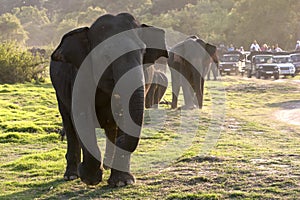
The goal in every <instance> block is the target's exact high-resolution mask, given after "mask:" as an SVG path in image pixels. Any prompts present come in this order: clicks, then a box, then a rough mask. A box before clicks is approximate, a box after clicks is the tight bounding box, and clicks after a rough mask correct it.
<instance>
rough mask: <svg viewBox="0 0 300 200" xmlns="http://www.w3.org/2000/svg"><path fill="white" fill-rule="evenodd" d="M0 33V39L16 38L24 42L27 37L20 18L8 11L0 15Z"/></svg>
mask: <svg viewBox="0 0 300 200" xmlns="http://www.w3.org/2000/svg"><path fill="white" fill-rule="evenodd" d="M0 33H1V34H0V40H1V41H9V40H16V41H18V42H21V43H23V44H25V41H26V40H27V39H28V36H27V32H26V31H25V30H24V28H23V27H22V25H21V22H20V20H19V19H18V18H17V17H16V16H15V15H12V14H10V13H5V14H2V15H1V16H0Z"/></svg>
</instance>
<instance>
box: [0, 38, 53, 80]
mask: <svg viewBox="0 0 300 200" xmlns="http://www.w3.org/2000/svg"><path fill="white" fill-rule="evenodd" d="M46 66H47V64H46V61H45V58H43V57H42V56H41V55H35V56H34V55H32V54H31V53H30V52H29V51H27V50H25V49H23V48H22V47H19V46H18V45H17V44H16V42H4V43H2V44H0V83H1V84H2V83H24V82H26V81H28V82H30V81H32V80H35V81H37V82H41V81H43V80H44V78H45V76H46V74H48V73H46V69H47V67H46Z"/></svg>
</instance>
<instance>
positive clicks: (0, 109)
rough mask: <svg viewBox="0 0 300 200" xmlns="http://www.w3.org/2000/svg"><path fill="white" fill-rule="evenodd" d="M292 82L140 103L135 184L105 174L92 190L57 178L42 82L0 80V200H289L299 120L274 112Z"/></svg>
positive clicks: (53, 132) (241, 84)
mask: <svg viewBox="0 0 300 200" xmlns="http://www.w3.org/2000/svg"><path fill="white" fill-rule="evenodd" d="M295 79H296V80H299V76H298V77H295V78H294V79H284V80H283V81H282V79H280V81H272V80H256V79H254V78H252V79H247V78H240V77H229V76H228V77H225V78H223V80H222V81H210V82H206V90H205V97H204V107H203V109H202V110H193V111H178V110H177V111H174V110H170V109H169V107H168V106H166V105H161V108H160V109H159V110H152V109H149V110H147V111H146V114H145V124H144V129H143V133H142V139H141V141H140V144H139V147H138V149H137V150H136V152H135V153H134V155H133V159H132V171H133V172H134V174H135V176H136V178H137V183H136V184H135V185H133V186H127V187H122V188H110V187H108V186H107V182H106V181H107V179H108V177H109V172H108V171H105V173H104V180H103V182H101V183H100V184H99V185H97V186H94V187H88V186H86V185H85V184H83V183H82V182H80V181H79V180H75V181H70V182H65V181H63V179H62V177H63V173H64V170H65V165H66V161H65V158H64V154H65V153H66V141H61V140H60V136H59V135H58V134H57V132H58V131H59V130H60V128H61V118H60V115H59V112H58V110H57V104H56V98H55V93H54V90H53V88H52V86H51V84H50V83H45V84H33V83H27V84H14V85H0V169H1V170H0V180H1V181H0V199H99V198H101V199H297V198H298V197H299V196H300V189H299V188H300V182H299V179H300V137H299V136H300V135H299V133H300V127H299V126H295V125H289V124H287V123H285V122H281V121H278V120H277V119H276V117H275V116H274V113H275V112H276V111H278V110H280V109H283V108H285V107H284V105H286V104H289V103H295V102H300V85H299V82H296V81H294V80H295ZM165 99H166V100H167V101H170V100H171V93H170V89H168V92H167V94H166V95H165ZM180 103H181V104H182V98H180ZM223 103H224V106H223ZM97 136H98V140H99V145H100V148H101V150H102V153H103V150H104V146H103V144H104V135H103V131H102V130H98V132H97Z"/></svg>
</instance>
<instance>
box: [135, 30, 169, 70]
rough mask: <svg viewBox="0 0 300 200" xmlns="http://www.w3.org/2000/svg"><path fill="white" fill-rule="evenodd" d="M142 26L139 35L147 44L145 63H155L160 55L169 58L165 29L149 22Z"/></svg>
mask: <svg viewBox="0 0 300 200" xmlns="http://www.w3.org/2000/svg"><path fill="white" fill-rule="evenodd" d="M140 27H141V28H142V29H140V30H139V36H140V38H141V40H142V41H143V42H144V43H145V44H146V53H145V54H144V60H143V63H144V64H145V63H154V62H155V61H156V60H157V59H158V58H160V57H166V58H168V50H167V46H166V37H165V31H164V30H163V29H160V28H156V27H153V26H149V25H147V24H142V25H141V26H140Z"/></svg>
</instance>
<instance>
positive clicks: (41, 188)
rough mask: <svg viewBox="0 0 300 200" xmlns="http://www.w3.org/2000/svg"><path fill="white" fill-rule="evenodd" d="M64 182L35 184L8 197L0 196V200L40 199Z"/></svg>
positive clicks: (60, 180)
mask: <svg viewBox="0 0 300 200" xmlns="http://www.w3.org/2000/svg"><path fill="white" fill-rule="evenodd" d="M64 182H65V181H64V180H62V179H58V180H54V181H51V182H45V183H43V184H36V185H34V186H32V187H31V188H30V189H27V190H24V191H21V192H15V193H12V194H8V195H1V196H0V199H35V198H39V197H41V196H42V195H43V194H45V193H48V192H49V191H50V190H51V189H52V188H54V187H58V186H59V185H61V184H63V183H64Z"/></svg>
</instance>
